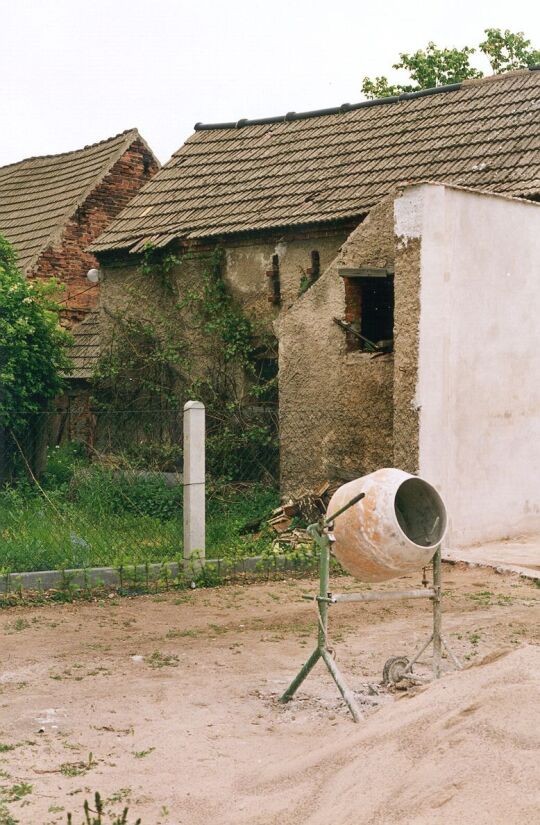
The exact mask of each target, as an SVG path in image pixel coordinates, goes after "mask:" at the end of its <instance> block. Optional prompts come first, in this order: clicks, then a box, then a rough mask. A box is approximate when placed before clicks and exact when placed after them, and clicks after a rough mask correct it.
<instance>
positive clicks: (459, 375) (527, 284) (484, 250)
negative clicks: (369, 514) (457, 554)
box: [396, 185, 540, 545]
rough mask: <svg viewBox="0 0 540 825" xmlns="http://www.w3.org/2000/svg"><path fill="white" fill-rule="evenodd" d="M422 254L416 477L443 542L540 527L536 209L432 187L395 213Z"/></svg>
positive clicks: (415, 192)
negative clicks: (426, 485) (442, 511)
mask: <svg viewBox="0 0 540 825" xmlns="http://www.w3.org/2000/svg"><path fill="white" fill-rule="evenodd" d="M396 233H397V234H398V235H400V236H401V238H402V241H401V243H402V244H405V245H406V244H411V243H412V244H413V245H418V244H420V245H421V262H420V266H421V272H420V321H419V340H418V380H417V387H416V394H415V398H414V402H413V406H414V408H415V409H416V410H417V411H418V419H419V429H418V450H419V453H418V464H419V466H418V469H419V471H420V474H421V475H423V476H424V477H425V478H427V479H428V480H430V481H431V482H433V483H435V484H436V485H437V487H438V488H439V489H440V490H441V492H442V494H443V496H444V498H445V500H446V502H447V505H448V510H449V514H450V527H451V529H450V535H449V543H450V544H454V545H464V544H469V543H474V542H479V541H488V540H491V539H499V538H503V537H505V536H515V535H517V534H519V533H525V532H528V531H533V530H535V529H538V528H540V479H539V468H540V380H539V376H540V325H539V318H540V287H539V280H538V276H539V275H540V265H539V262H540V207H539V206H538V205H535V204H532V203H527V202H524V201H516V200H511V199H508V198H504V197H499V196H495V195H482V194H475V193H472V192H468V191H464V190H459V189H452V188H446V187H443V186H436V185H423V186H418V187H414V188H411V189H409V190H408V191H406V192H405V193H404V194H403V197H402V199H401V202H400V201H399V200H398V202H397V203H396Z"/></svg>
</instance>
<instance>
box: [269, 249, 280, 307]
mask: <svg viewBox="0 0 540 825" xmlns="http://www.w3.org/2000/svg"><path fill="white" fill-rule="evenodd" d="M266 275H267V277H268V282H269V290H268V300H269V301H270V303H271V304H279V303H280V302H281V284H280V279H279V255H272V269H269V270H267V272H266Z"/></svg>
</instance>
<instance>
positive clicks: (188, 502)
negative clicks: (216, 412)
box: [183, 401, 205, 563]
mask: <svg viewBox="0 0 540 825" xmlns="http://www.w3.org/2000/svg"><path fill="white" fill-rule="evenodd" d="M204 417H205V412H204V404H202V403H201V402H200V401H188V402H187V404H185V405H184V478H183V483H184V560H185V562H186V563H187V562H189V561H190V559H191V557H192V555H194V554H196V556H197V558H198V559H200V560H201V561H202V560H204V554H205V423H204Z"/></svg>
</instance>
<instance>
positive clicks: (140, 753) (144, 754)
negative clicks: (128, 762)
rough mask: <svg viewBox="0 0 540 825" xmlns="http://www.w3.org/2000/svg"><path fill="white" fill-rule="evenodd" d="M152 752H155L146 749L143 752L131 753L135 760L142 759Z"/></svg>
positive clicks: (153, 749)
mask: <svg viewBox="0 0 540 825" xmlns="http://www.w3.org/2000/svg"><path fill="white" fill-rule="evenodd" d="M153 751H155V748H147V750H145V751H133V756H134V757H135V759H144V757H145V756H148V754H149V753H152V752H153Z"/></svg>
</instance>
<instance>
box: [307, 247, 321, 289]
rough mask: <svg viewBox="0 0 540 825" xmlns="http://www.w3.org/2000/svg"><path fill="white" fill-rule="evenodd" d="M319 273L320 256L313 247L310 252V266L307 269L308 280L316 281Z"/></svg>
mask: <svg viewBox="0 0 540 825" xmlns="http://www.w3.org/2000/svg"><path fill="white" fill-rule="evenodd" d="M320 274H321V256H320V255H319V252H318V250H317V249H314V250H313V251H312V253H311V266H310V267H309V269H308V270H307V275H308V277H309V279H310V281H312V282H313V281H316V280H317V278H318V277H319V275H320Z"/></svg>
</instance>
